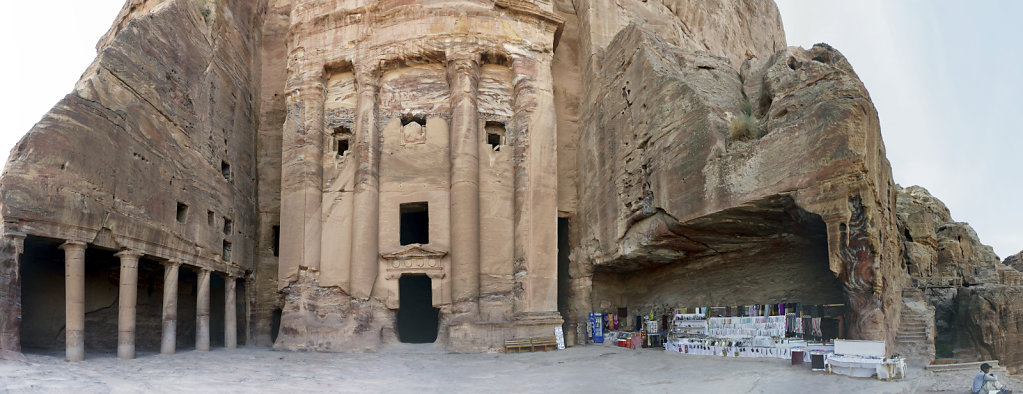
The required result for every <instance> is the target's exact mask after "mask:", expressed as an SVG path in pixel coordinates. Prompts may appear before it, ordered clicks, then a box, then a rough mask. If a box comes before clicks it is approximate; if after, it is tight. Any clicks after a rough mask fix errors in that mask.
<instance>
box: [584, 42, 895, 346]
mask: <svg viewBox="0 0 1023 394" xmlns="http://www.w3.org/2000/svg"><path fill="white" fill-rule="evenodd" d="M598 64H600V68H597V69H596V70H595V71H594V73H595V78H594V80H593V81H591V82H590V84H591V86H592V87H591V89H590V90H589V92H588V94H589V97H588V98H587V99H586V100H585V102H589V103H593V105H592V106H591V107H589V108H586V110H585V111H584V114H585V115H584V117H583V122H582V123H583V124H584V125H585V126H584V129H583V130H582V134H581V136H580V141H586V145H585V146H583V145H580V148H581V150H580V153H579V173H580V174H585V176H582V175H581V178H580V180H579V188H580V195H586V196H588V198H586V199H583V200H580V202H579V212H578V216H577V217H578V218H579V220H578V221H577V225H578V226H579V227H577V229H578V231H580V234H579V239H580V245H579V247H578V248H577V249H575V250H574V251H573V254H574V256H575V258H576V259H579V260H582V261H586V262H588V263H589V266H588V267H587V264H586V263H583V264H582V267H580V269H579V271H580V273H581V276H587V275H588V274H589V273H590V272H593V271H596V274H594V275H593V276H592V281H593V282H594V284H593V292H594V294H593V300H592V302H593V304H592V307H593V308H595V309H596V310H601V309H603V308H606V307H608V306H617V307H622V306H625V305H629V308H630V309H631V308H633V307H641V308H644V307H646V306H648V305H654V304H658V303H666V304H667V303H673V304H675V305H678V304H679V302H678V301H680V300H679V299H673V298H671V297H669V296H667V294H669V293H670V291H665V292H663V293H661V296H656V295H642V294H633V295H631V296H630V295H628V294H626V295H616V294H613V292H611V293H608V294H609V295H611V296H610V297H605V295H602V293H604V291H603V290H602V289H601V288H602V287H606V286H611V287H618V288H619V289H621V290H620V291H621V292H624V293H629V292H630V291H633V290H632V289H635V288H636V287H637V286H639V285H641V284H642V283H647V284H648V285H650V284H651V283H653V282H658V281H659V280H658V279H655V278H664V277H665V276H664V274H665V273H670V274H671V275H670V276H668V277H671V276H689V277H691V278H693V279H694V280H696V281H698V280H699V279H697V278H700V277H703V276H713V275H722V276H723V277H724V278H723V279H722V280H721V281H720V283H718V282H714V283H707V287H700V286H699V283H698V282H693V283H691V284H690V286H688V287H687V286H674V289H675V290H674V291H675V292H680V291H681V290H679V289H680V288H685V289H686V290H685V293H688V292H690V291H691V292H692V293H693V294H687V295H686V296H684V297H682V298H683V299H687V300H688V301H689V302H691V304H690V306H711V305H734V304H738V303H766V302H782V301H787V302H813V301H816V300H814V298H817V297H822V298H821V300H820V301H822V302H825V301H833V300H834V299H835V298H839V299H845V300H846V301H847V302H846V303H847V304H848V306H849V311H850V321H851V322H854V323H853V324H851V325H850V327H848V329H849V332H850V334H851V335H852V336H853V337H855V338H870V339H881V340H889V341H890V340H891V339H892V337H893V335H894V334H893V332H892V331H893V328H894V324H893V323H892V322H891V320H892V319H894V318H897V316H898V314H899V308H900V304H899V303H898V302H897V297H898V294H899V291H900V290H901V287H902V276H901V275H900V267H899V266H898V265H897V263H896V258H895V256H897V253H898V246H899V245H898V244H897V242H896V240H897V235H896V234H895V226H894V225H895V218H894V215H893V214H892V213H891V207H892V206H893V205H894V204H895V194H894V189H893V184H892V182H891V170H890V167H889V165H888V163H887V160H886V159H885V158H884V147H883V145H882V144H881V138H880V131H879V128H878V125H877V116H876V113H875V112H874V109H873V106H872V105H871V103H870V100H869V97H868V95H867V92H866V90H865V89H864V88H863V86H862V84H861V83H860V82H859V80H858V79H857V78H856V75H855V73H854V72H853V71H852V68H851V67H850V66H849V64H848V63H847V62H846V61H845V59H844V58H843V57H842V55H841V54H840V53H838V52H837V51H835V50H834V49H832V48H830V47H827V46H816V47H814V48H812V49H810V50H804V49H799V48H790V49H786V50H783V51H779V52H777V53H774V54H773V55H768V56H765V57H764V58H756V59H751V60H749V61H747V62H746V63H745V64H744V65H743V67H742V71H741V72H738V71H737V70H736V69H734V68H733V67H732V66H731V63H730V62H729V60H728V59H727V58H723V57H718V56H714V55H713V54H710V53H707V52H702V51H691V50H687V49H685V48H679V47H677V46H674V45H671V44H670V43H668V42H667V41H665V40H663V39H661V38H660V36H658V35H656V34H653V33H652V32H650V31H648V30H646V29H644V28H640V27H629V28H627V29H626V30H623V31H622V32H621V33H619V35H618V36H617V37H616V38H615V40H613V41H612V42H611V44H610V45H609V46H608V49H607V50H606V52H605V53H604V55H603V57H602V58H601V59H600V62H599V63H598ZM747 103H748V104H747ZM744 107H746V108H745V111H747V112H749V116H750V117H752V118H755V123H756V124H758V125H759V128H760V130H761V131H760V132H758V133H756V135H754V136H752V138H747V137H741V136H734V135H730V131H729V129H730V126H731V123H732V122H733V121H732V119H733V118H735V117H738V116H740V115H742V114H743V113H744ZM784 251H798V252H788V253H786V252H784ZM748 266H766V267H769V268H766V269H767V270H769V271H770V270H774V271H781V272H787V273H788V272H791V273H792V274H793V276H792V278H798V277H799V275H809V277H808V278H813V279H815V280H813V281H812V282H811V283H821V285H822V286H825V287H827V288H830V289H832V291H831V292H828V293H825V294H820V292H817V291H813V290H811V289H810V288H802V289H800V288H799V285H798V284H796V283H800V281H799V280H798V279H796V280H792V282H788V283H786V281H785V280H767V281H766V282H765V283H763V284H760V285H759V286H757V285H753V286H744V287H743V288H750V287H753V288H758V289H762V291H758V290H754V291H752V292H749V293H743V294H736V293H729V294H718V295H714V292H713V291H712V290H711V289H710V287H714V286H717V287H719V288H720V286H722V285H733V286H734V285H739V284H740V283H747V282H752V283H755V277H756V276H758V275H757V272H759V271H750V273H749V274H747V273H745V270H746V269H747V268H744V267H748ZM665 270H668V271H667V272H666V271H665ZM610 278H617V280H624V281H626V282H629V281H633V282H635V283H631V285H628V286H618V285H602V284H600V283H598V282H601V281H605V280H606V281H608V283H613V282H614V279H610ZM829 278H830V279H829ZM836 279H837V280H836ZM829 281H832V282H831V283H830V284H828V282H829ZM839 283H841V285H840V284H839ZM778 286H781V287H778ZM785 286H789V287H787V288H786V287H785ZM843 286H844V289H845V290H844V292H843V290H841V289H842V287H843ZM669 287H670V286H669ZM666 290H667V289H666ZM697 293H702V294H704V296H695V294H697ZM811 293H813V294H814V295H812V296H811V295H810V294H811ZM827 294H831V295H827ZM669 301H670V302H669ZM623 304H625V305H623ZM583 307H586V306H585V305H584V306H583ZM612 310H613V309H612Z"/></svg>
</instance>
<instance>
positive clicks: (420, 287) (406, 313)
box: [398, 274, 438, 343]
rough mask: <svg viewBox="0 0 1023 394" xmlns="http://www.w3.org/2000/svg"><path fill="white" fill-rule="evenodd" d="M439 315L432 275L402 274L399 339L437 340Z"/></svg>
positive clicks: (399, 286) (414, 341)
mask: <svg viewBox="0 0 1023 394" xmlns="http://www.w3.org/2000/svg"><path fill="white" fill-rule="evenodd" d="M437 316H438V310H437V308H434V307H433V290H432V286H431V283H430V277H429V276H426V275H421V274H419V275H414V274H405V275H402V276H401V278H399V279H398V339H399V340H400V341H401V342H405V343H433V342H435V341H437V326H438V319H437Z"/></svg>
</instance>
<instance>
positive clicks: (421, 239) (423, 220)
mask: <svg viewBox="0 0 1023 394" xmlns="http://www.w3.org/2000/svg"><path fill="white" fill-rule="evenodd" d="M399 211H400V213H401V226H400V230H401V234H400V238H401V244H402V245H409V244H423V245H425V244H428V243H430V208H429V205H427V203H426V202H425V201H424V202H413V203H408V204H401V205H400V206H399Z"/></svg>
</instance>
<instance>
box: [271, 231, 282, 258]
mask: <svg viewBox="0 0 1023 394" xmlns="http://www.w3.org/2000/svg"><path fill="white" fill-rule="evenodd" d="M271 242H272V243H273V249H274V256H280V255H281V226H274V228H273V240H272V241H271Z"/></svg>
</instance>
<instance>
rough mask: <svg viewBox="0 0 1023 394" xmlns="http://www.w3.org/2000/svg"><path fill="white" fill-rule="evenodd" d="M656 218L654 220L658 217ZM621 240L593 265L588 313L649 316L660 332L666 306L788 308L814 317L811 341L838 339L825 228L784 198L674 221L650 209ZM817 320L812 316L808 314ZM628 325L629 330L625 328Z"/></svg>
mask: <svg viewBox="0 0 1023 394" xmlns="http://www.w3.org/2000/svg"><path fill="white" fill-rule="evenodd" d="M659 215H660V216H659ZM644 220H647V221H648V222H647V223H638V224H636V225H634V226H633V227H634V228H637V229H643V231H641V232H636V234H638V235H637V236H636V237H632V235H631V234H630V235H627V236H626V241H625V242H631V245H638V246H637V247H635V249H633V252H631V253H630V254H629V255H627V256H626V257H624V258H620V259H618V260H616V261H611V262H607V263H603V264H598V265H597V266H595V273H594V276H593V299H592V300H593V306H594V308H595V309H597V310H595V311H594V312H603V313H615V312H621V311H628V312H629V313H631V315H628V316H618V321H619V322H620V325H622V326H625V327H629V326H634V325H635V324H638V323H637V322H636V318H637V317H638V316H647V317H649V316H650V315H651V314H652V315H653V316H654V317H655V319H656V320H659V321H660V322H661V325H662V327H661V330H665V329H666V327H664V325H666V324H665V323H667V322H668V321H670V320H669V319H668V318H667V317H669V316H670V315H671V314H672V313H674V311H675V310H680V311H682V312H683V313H685V312H686V311H689V312H690V313H692V312H693V311H694V310H695V308H710V310H709V311H708V315H709V316H744V315H749V314H750V311H751V310H752V311H753V313H754V314H755V315H762V314H764V312H763V311H764V310H771V311H772V312H767V314H779V313H778V312H779V307H778V305H784V308H785V313H795V314H796V316H797V317H799V318H801V319H811V320H809V321H812V322H819V326H820V328H821V331H823V332H821V333H819V335H817V336H818V337H831V338H835V337H843V336H844V334H845V331H846V330H845V329H844V327H845V326H847V325H848V322H845V319H846V318H847V316H846V313H847V308H846V305H847V296H846V294H845V291H844V287H843V285H842V283H841V281H840V280H839V279H838V277H837V275H836V274H835V273H834V272H832V271H831V269H830V261H829V253H828V239H827V226H826V225H825V223H824V220H823V219H822V218H821V217H820V216H819V215H816V214H814V213H811V212H808V211H805V210H803V209H802V208H800V207H798V206H797V205H796V204H795V203H794V201H793V200H792V199H791V198H790V197H788V196H784V195H780V196H772V197H768V198H765V199H763V200H758V201H753V202H749V203H747V204H743V205H742V206H739V207H734V208H730V209H726V210H722V211H718V212H715V213H712V214H709V215H706V216H703V217H699V218H696V219H693V220H690V221H688V222H685V223H679V222H677V221H674V220H673V219H672V218H670V217H668V216H667V215H666V214H658V213H655V214H654V215H653V216H651V217H649V218H647V219H644ZM818 318H819V319H820V320H812V319H818ZM634 328H638V327H634Z"/></svg>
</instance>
